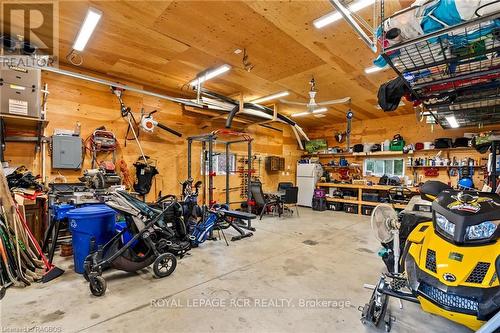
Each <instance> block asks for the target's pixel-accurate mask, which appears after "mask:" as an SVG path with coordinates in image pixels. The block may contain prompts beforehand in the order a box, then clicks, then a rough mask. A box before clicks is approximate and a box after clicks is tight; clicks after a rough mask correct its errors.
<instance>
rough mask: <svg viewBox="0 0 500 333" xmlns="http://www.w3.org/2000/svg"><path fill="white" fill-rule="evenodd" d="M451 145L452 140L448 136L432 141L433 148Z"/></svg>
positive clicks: (449, 146)
mask: <svg viewBox="0 0 500 333" xmlns="http://www.w3.org/2000/svg"><path fill="white" fill-rule="evenodd" d="M452 146H453V140H452V139H450V138H438V139H436V140H435V141H434V148H436V149H441V148H451V147H452Z"/></svg>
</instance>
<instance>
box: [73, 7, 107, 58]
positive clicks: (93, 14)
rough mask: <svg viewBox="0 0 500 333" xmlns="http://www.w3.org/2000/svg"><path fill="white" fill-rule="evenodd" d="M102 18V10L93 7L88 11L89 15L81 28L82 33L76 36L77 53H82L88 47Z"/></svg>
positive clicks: (75, 47)
mask: <svg viewBox="0 0 500 333" xmlns="http://www.w3.org/2000/svg"><path fill="white" fill-rule="evenodd" d="M101 17H102V12H101V11H100V10H98V9H95V8H92V7H90V8H89V9H88V11H87V15H86V16H85V20H84V21H83V24H82V26H81V27H80V31H79V32H78V35H77V36H76V40H75V43H74V44H73V49H74V50H75V51H79V52H81V51H83V50H84V49H85V46H86V45H87V42H88V41H89V39H90V36H92V33H93V32H94V30H95V28H96V26H97V23H99V20H100V19H101Z"/></svg>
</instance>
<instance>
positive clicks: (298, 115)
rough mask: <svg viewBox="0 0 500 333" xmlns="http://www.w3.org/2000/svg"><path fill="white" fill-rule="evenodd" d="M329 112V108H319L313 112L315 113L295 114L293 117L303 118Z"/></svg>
mask: <svg viewBox="0 0 500 333" xmlns="http://www.w3.org/2000/svg"><path fill="white" fill-rule="evenodd" d="M326 111H328V109H327V108H319V109H316V110H313V112H300V113H294V114H292V117H301V116H307V115H309V114H318V113H323V112H326Z"/></svg>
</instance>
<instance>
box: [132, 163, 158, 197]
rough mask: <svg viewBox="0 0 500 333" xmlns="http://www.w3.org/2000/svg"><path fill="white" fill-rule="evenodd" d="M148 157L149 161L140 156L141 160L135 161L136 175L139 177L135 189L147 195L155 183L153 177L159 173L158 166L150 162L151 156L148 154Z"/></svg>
mask: <svg viewBox="0 0 500 333" xmlns="http://www.w3.org/2000/svg"><path fill="white" fill-rule="evenodd" d="M146 159H148V162H146V161H144V160H141V158H139V160H137V162H135V163H134V166H135V175H136V178H137V182H136V183H135V184H134V191H136V192H137V193H139V194H140V195H146V194H148V193H149V191H150V190H151V185H152V183H153V178H154V176H156V175H157V174H158V170H157V169H156V167H155V166H154V165H152V164H151V163H149V157H147V156H146Z"/></svg>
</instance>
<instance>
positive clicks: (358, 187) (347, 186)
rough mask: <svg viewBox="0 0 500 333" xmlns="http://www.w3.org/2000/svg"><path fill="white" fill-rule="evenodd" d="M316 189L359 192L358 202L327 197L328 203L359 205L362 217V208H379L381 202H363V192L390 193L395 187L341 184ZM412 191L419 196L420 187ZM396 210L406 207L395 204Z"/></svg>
mask: <svg viewBox="0 0 500 333" xmlns="http://www.w3.org/2000/svg"><path fill="white" fill-rule="evenodd" d="M316 187H334V188H339V189H341V188H345V189H352V190H356V191H357V192H358V195H357V200H353V199H343V198H332V197H326V201H329V202H341V203H349V204H357V205H358V214H359V215H361V211H362V209H361V206H377V205H379V204H380V202H374V201H363V191H364V190H371V191H388V190H389V189H391V188H393V187H395V186H390V185H362V184H339V183H317V184H316ZM408 189H409V190H410V191H412V192H413V193H415V194H418V187H408ZM393 206H394V208H397V209H404V208H405V207H406V205H403V204H394V205H393Z"/></svg>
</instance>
